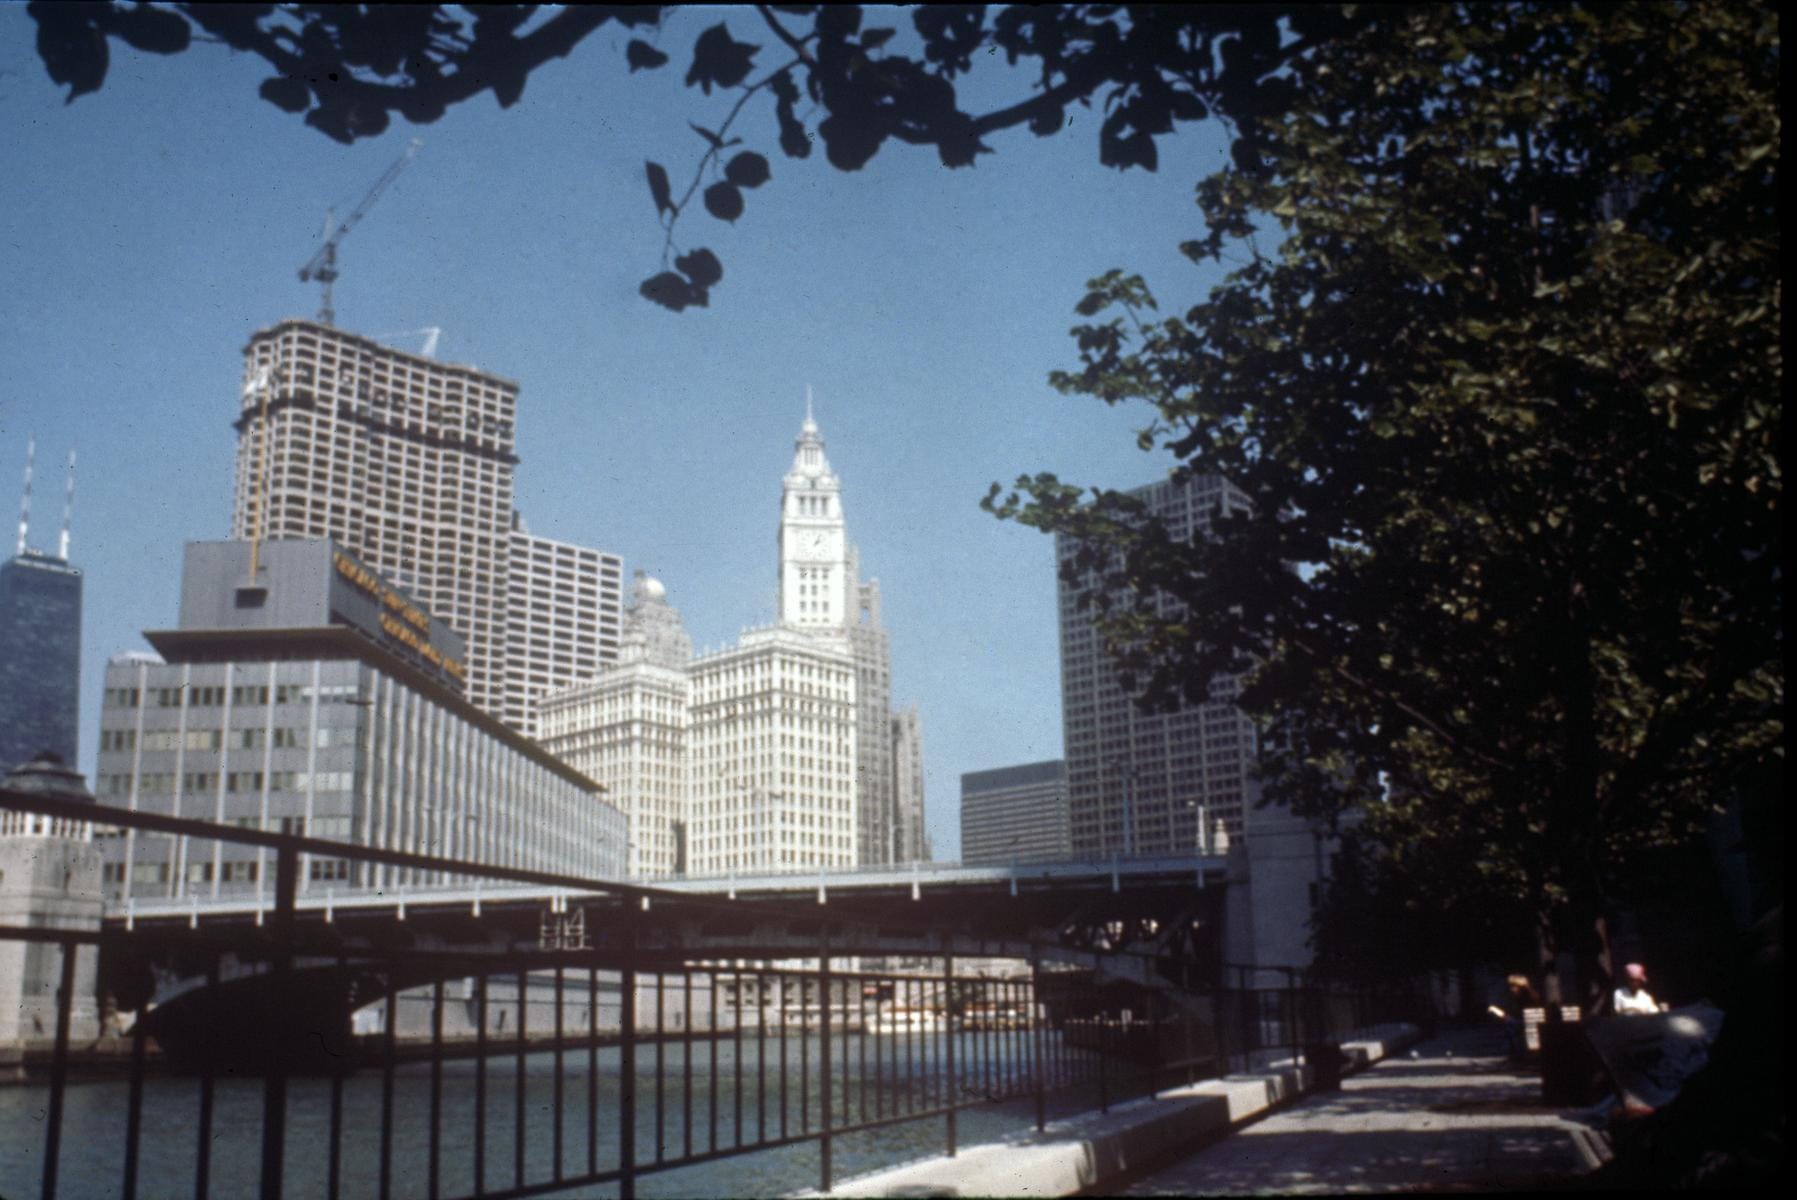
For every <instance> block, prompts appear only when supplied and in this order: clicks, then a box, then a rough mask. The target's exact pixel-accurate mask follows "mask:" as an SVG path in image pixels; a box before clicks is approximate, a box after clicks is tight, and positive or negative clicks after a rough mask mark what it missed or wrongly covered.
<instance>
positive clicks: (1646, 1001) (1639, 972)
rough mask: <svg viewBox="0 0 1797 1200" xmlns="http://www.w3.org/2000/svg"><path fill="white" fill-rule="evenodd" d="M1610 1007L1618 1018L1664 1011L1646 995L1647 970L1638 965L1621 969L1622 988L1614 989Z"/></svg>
mask: <svg viewBox="0 0 1797 1200" xmlns="http://www.w3.org/2000/svg"><path fill="white" fill-rule="evenodd" d="M1610 1007H1611V1010H1612V1011H1614V1012H1615V1013H1616V1015H1617V1016H1619V1017H1626V1016H1631V1015H1639V1014H1642V1013H1657V1012H1665V1011H1666V1006H1665V1005H1664V1004H1661V1003H1659V1002H1658V1001H1657V1000H1655V999H1654V998H1653V997H1652V996H1651V995H1649V994H1648V991H1647V968H1646V967H1644V966H1642V965H1641V964H1640V963H1629V964H1627V965H1626V966H1624V967H1623V968H1622V986H1621V987H1619V988H1617V989H1616V994H1615V996H1613V997H1612V998H1611V1000H1610Z"/></svg>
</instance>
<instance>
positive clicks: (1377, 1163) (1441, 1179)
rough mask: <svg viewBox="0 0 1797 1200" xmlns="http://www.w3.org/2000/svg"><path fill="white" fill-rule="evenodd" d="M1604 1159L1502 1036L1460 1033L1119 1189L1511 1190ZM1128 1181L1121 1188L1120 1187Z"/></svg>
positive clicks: (1599, 1144) (1563, 1181)
mask: <svg viewBox="0 0 1797 1200" xmlns="http://www.w3.org/2000/svg"><path fill="white" fill-rule="evenodd" d="M1605 1153H1606V1150H1605V1146H1604V1143H1603V1141H1602V1139H1601V1138H1599V1137H1597V1136H1595V1135H1594V1134H1593V1132H1592V1130H1590V1129H1589V1128H1588V1127H1587V1126H1586V1125H1583V1124H1580V1123H1578V1122H1577V1121H1574V1120H1571V1119H1568V1117H1567V1116H1565V1115H1564V1111H1563V1110H1562V1109H1559V1108H1555V1107H1551V1106H1547V1105H1544V1104H1542V1102H1541V1077H1540V1075H1539V1074H1538V1073H1537V1072H1534V1071H1530V1070H1525V1069H1518V1068H1516V1067H1513V1066H1512V1065H1510V1064H1509V1063H1507V1062H1506V1061H1505V1060H1504V1057H1503V1041H1502V1037H1501V1034H1500V1033H1499V1032H1498V1031H1497V1030H1495V1029H1463V1030H1456V1031H1452V1032H1450V1033H1448V1034H1446V1035H1444V1036H1442V1037H1439V1038H1435V1039H1432V1040H1430V1041H1427V1042H1424V1043H1422V1044H1420V1045H1418V1046H1417V1047H1416V1048H1415V1049H1414V1050H1412V1051H1409V1052H1405V1053H1400V1054H1399V1055H1397V1056H1396V1057H1394V1058H1389V1059H1386V1060H1385V1061H1383V1062H1380V1063H1377V1064H1375V1065H1373V1066H1372V1067H1370V1068H1369V1069H1367V1070H1366V1071H1363V1072H1361V1073H1360V1074H1357V1075H1351V1076H1349V1077H1348V1078H1347V1079H1346V1080H1344V1081H1343V1084H1342V1088H1341V1090H1340V1091H1339V1092H1317V1093H1312V1094H1310V1095H1308V1096H1306V1097H1304V1098H1303V1099H1301V1100H1299V1101H1297V1102H1296V1103H1295V1104H1292V1105H1291V1106H1289V1107H1286V1108H1283V1109H1280V1110H1277V1111H1275V1112H1273V1113H1271V1114H1270V1115H1268V1116H1267V1117H1265V1118H1264V1119H1262V1120H1259V1121H1256V1122H1254V1123H1253V1124H1250V1125H1247V1126H1245V1127H1243V1128H1240V1129H1237V1130H1236V1131H1234V1132H1233V1133H1231V1134H1230V1135H1229V1136H1228V1137H1226V1138H1224V1139H1222V1140H1221V1141H1218V1142H1217V1143H1215V1144H1214V1145H1211V1146H1208V1147H1206V1148H1205V1149H1202V1150H1200V1151H1198V1152H1197V1153H1195V1154H1193V1155H1191V1156H1190V1157H1188V1158H1185V1159H1183V1160H1182V1161H1180V1162H1178V1163H1176V1164H1174V1165H1171V1166H1168V1167H1165V1168H1162V1169H1161V1170H1158V1171H1155V1172H1153V1173H1152V1174H1150V1175H1148V1176H1146V1177H1144V1178H1139V1179H1137V1180H1135V1182H1133V1183H1131V1184H1128V1185H1127V1186H1123V1187H1120V1188H1107V1187H1104V1186H1103V1185H1101V1186H1100V1188H1099V1189H1097V1190H1099V1191H1103V1192H1106V1193H1107V1194H1116V1195H1124V1196H1196V1195H1244V1194H1257V1195H1265V1194H1268V1193H1275V1194H1281V1195H1301V1194H1305V1193H1317V1192H1393V1191H1397V1192H1500V1191H1502V1192H1509V1191H1525V1190H1534V1189H1540V1188H1554V1187H1564V1186H1566V1185H1567V1184H1568V1183H1570V1182H1571V1181H1573V1180H1574V1179H1576V1178H1577V1177H1578V1176H1579V1175H1582V1174H1584V1173H1586V1172H1587V1171H1589V1170H1591V1169H1593V1168H1594V1167H1595V1166H1597V1165H1598V1163H1599V1162H1600V1161H1601V1160H1602V1158H1603V1156H1604V1154H1605ZM1118 1182H1122V1181H1118Z"/></svg>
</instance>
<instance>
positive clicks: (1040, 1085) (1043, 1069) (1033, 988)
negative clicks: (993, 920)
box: [1029, 942, 1048, 1133]
mask: <svg viewBox="0 0 1797 1200" xmlns="http://www.w3.org/2000/svg"><path fill="white" fill-rule="evenodd" d="M1038 1013H1040V1014H1041V1015H1040V1016H1038V1015H1037V1014H1038ZM1047 1016H1048V1006H1047V1005H1046V1004H1045V1003H1043V1000H1042V948H1041V947H1040V946H1038V945H1036V944H1035V943H1034V942H1031V943H1030V1007H1029V1021H1030V1028H1031V1029H1033V1030H1035V1036H1034V1037H1033V1038H1032V1039H1031V1043H1032V1044H1031V1049H1032V1050H1033V1051H1034V1054H1035V1059H1036V1132H1037V1133H1040V1132H1042V1130H1044V1129H1045V1128H1047V1126H1048V1061H1047V1055H1046V1053H1045V1051H1046V1045H1045V1041H1044V1040H1045V1038H1046V1037H1047V1033H1046V1031H1045V1030H1044V1029H1043V1026H1044V1025H1046V1024H1047V1023H1048V1020H1047Z"/></svg>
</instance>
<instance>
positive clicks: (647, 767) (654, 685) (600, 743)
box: [536, 571, 693, 878]
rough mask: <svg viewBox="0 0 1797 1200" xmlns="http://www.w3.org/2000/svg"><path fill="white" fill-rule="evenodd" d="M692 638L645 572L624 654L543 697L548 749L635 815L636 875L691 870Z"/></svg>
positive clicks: (542, 733) (540, 711) (539, 713)
mask: <svg viewBox="0 0 1797 1200" xmlns="http://www.w3.org/2000/svg"><path fill="white" fill-rule="evenodd" d="M692 657H693V643H692V639H691V638H689V637H688V636H687V634H686V629H685V627H684V626H683V625H682V624H681V622H680V614H679V613H678V612H677V611H676V610H675V609H674V606H673V605H671V604H669V603H668V600H667V589H666V588H664V587H663V586H662V584H661V582H660V581H659V580H656V579H650V578H649V577H647V576H645V575H644V574H643V573H642V572H641V571H638V572H637V573H636V587H635V589H634V595H633V597H632V600H631V605H630V608H629V610H628V611H627V612H626V613H625V614H624V638H623V646H622V647H621V649H620V651H619V654H618V661H617V662H616V663H615V664H613V665H611V666H610V667H608V668H606V670H604V671H603V672H602V673H601V674H600V675H599V676H598V678H596V679H592V680H589V681H587V682H586V683H578V684H575V685H573V686H572V687H567V688H563V689H561V690H559V691H555V692H551V693H548V694H546V695H545V696H543V697H541V698H540V699H539V700H538V701H537V704H536V722H537V735H538V737H539V738H540V740H541V741H542V743H543V747H544V749H546V750H548V751H549V752H550V753H551V754H553V755H555V756H556V757H557V758H559V759H561V760H562V761H563V762H565V763H567V764H568V765H569V766H571V767H573V768H574V769H575V770H577V771H579V772H580V773H581V774H583V775H587V776H589V777H591V778H593V779H595V780H597V781H598V782H599V783H600V784H602V785H603V786H604V787H605V789H606V797H605V798H606V799H607V800H608V801H610V802H611V803H612V804H614V805H616V806H617V807H618V808H619V809H620V810H622V811H623V813H624V816H625V818H626V820H628V822H629V828H630V834H629V846H630V857H629V870H630V875H631V876H632V877H633V878H638V877H650V878H654V877H659V876H667V875H683V874H685V873H686V871H687V811H686V809H687V802H686V780H687V721H688V707H689V698H690V691H691V685H690V682H689V680H688V677H687V668H688V666H689V665H690V663H691V660H692Z"/></svg>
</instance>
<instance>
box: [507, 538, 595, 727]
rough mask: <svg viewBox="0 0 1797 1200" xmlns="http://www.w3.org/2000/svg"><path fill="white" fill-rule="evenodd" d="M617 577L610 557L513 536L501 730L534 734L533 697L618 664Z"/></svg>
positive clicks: (585, 548)
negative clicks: (505, 725) (608, 664)
mask: <svg viewBox="0 0 1797 1200" xmlns="http://www.w3.org/2000/svg"><path fill="white" fill-rule="evenodd" d="M623 574H624V560H623V559H621V558H619V557H618V556H617V555H615V554H606V553H604V552H603V551H599V550H590V549H588V548H587V547H585V546H575V545H570V544H569V543H567V542H558V541H553V540H551V539H549V538H545V537H536V536H534V535H532V534H530V533H528V532H526V531H525V530H523V529H515V530H513V531H512V553H511V561H510V564H509V566H508V568H507V571H506V581H507V582H506V609H505V615H506V639H505V660H506V661H505V679H506V689H505V710H504V711H503V712H502V713H500V718H501V719H502V720H503V721H505V723H506V724H507V725H510V726H511V727H512V728H513V729H519V730H523V731H524V732H525V733H527V734H530V735H533V736H534V735H535V734H536V733H537V732H538V730H537V729H536V726H535V723H534V720H535V719H534V717H533V715H532V714H533V705H534V703H535V701H536V699H537V698H538V697H539V696H544V695H547V694H548V693H549V692H552V691H554V690H555V689H556V688H558V687H566V686H567V685H568V684H570V683H575V682H577V681H580V680H584V679H591V678H593V677H594V676H595V675H597V674H598V673H599V668H600V667H602V666H604V665H605V664H606V663H608V662H613V661H615V660H616V659H617V657H618V648H619V638H620V636H621V635H620V632H619V628H620V623H619V611H618V599H619V594H620V590H621V580H622V577H623Z"/></svg>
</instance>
